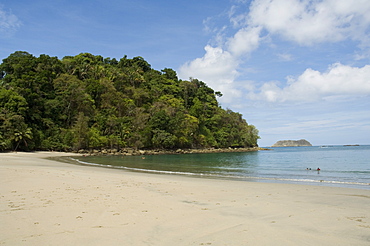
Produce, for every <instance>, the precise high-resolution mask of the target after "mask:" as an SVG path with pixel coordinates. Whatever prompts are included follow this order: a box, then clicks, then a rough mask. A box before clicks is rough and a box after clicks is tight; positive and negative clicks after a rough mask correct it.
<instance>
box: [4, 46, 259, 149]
mask: <svg viewBox="0 0 370 246" xmlns="http://www.w3.org/2000/svg"><path fill="white" fill-rule="evenodd" d="M221 96H222V94H221V92H217V91H216V92H215V91H214V90H213V89H212V88H210V87H208V86H207V85H206V83H204V82H202V81H200V80H198V79H194V78H189V80H181V79H179V78H178V76H177V73H176V71H174V70H173V69H170V68H164V69H163V70H161V71H158V70H155V69H153V68H152V67H151V65H150V64H149V63H148V62H147V61H145V60H144V59H143V58H142V57H140V56H138V57H134V58H132V59H130V58H127V56H124V57H123V58H121V59H119V60H117V59H115V58H112V59H111V58H104V57H102V56H100V55H92V54H90V53H81V54H79V55H76V56H65V57H63V58H62V59H59V58H58V57H51V56H48V55H40V56H39V57H36V56H34V55H32V54H29V53H28V52H25V51H16V52H14V53H12V54H10V55H9V56H8V57H7V58H5V59H3V61H2V63H1V65H0V150H1V151H16V150H22V151H33V150H49V151H52V150H53V151H54V150H55V151H77V150H81V149H89V150H93V149H102V148H110V149H112V148H115V149H122V148H134V149H178V148H189V149H202V148H229V147H232V148H241V147H243V148H245V147H256V146H257V140H258V139H259V136H258V130H257V129H256V127H255V126H253V125H250V124H248V123H247V122H246V120H245V119H243V117H242V115H241V114H240V113H237V112H233V111H232V110H230V109H223V108H222V107H221V106H220V105H219V103H218V101H217V97H221Z"/></svg>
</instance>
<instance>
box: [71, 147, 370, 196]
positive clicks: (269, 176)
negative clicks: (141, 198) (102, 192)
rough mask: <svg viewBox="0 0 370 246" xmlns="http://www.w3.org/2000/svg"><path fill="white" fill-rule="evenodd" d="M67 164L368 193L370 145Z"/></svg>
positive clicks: (83, 160)
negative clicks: (353, 189) (340, 188)
mask: <svg viewBox="0 0 370 246" xmlns="http://www.w3.org/2000/svg"><path fill="white" fill-rule="evenodd" d="M71 159H72V160H73V161H75V162H78V163H79V164H83V165H98V166H103V167H109V168H117V169H125V170H131V171H140V172H152V173H166V174H173V175H190V176H196V177H200V178H222V179H237V180H245V181H256V182H275V183H298V184H309V185H321V186H322V185H324V186H339V187H350V188H359V189H369V190H370V145H362V146H313V147H280V148H271V150H266V151H256V152H244V153H210V154H183V155H150V156H86V157H78V158H75V157H74V159H73V158H71ZM317 168H320V171H317ZM307 169H308V170H307ZM310 169H311V170H310Z"/></svg>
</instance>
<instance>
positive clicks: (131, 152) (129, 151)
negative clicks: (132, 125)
mask: <svg viewBox="0 0 370 246" xmlns="http://www.w3.org/2000/svg"><path fill="white" fill-rule="evenodd" d="M260 150H270V149H268V148H262V147H249V148H231V147H229V148H203V149H176V150H175V149H172V150H171V149H134V148H122V149H119V150H118V149H100V150H98V149H92V150H86V149H80V150H77V151H73V152H71V153H78V154H85V155H92V156H99V155H118V156H136V155H178V154H208V153H232V152H251V151H260Z"/></svg>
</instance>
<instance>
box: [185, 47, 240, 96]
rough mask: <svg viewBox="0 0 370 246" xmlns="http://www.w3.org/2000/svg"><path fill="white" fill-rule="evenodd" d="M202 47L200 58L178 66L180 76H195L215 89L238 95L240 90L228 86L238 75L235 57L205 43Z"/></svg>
mask: <svg viewBox="0 0 370 246" xmlns="http://www.w3.org/2000/svg"><path fill="white" fill-rule="evenodd" d="M204 49H205V51H206V54H205V55H204V56H203V57H202V58H197V59H195V60H193V61H191V62H188V63H186V64H184V65H183V66H182V67H181V68H180V73H179V75H180V77H182V78H189V77H195V78H197V79H200V80H202V81H205V82H206V83H207V84H212V86H211V87H212V88H213V89H214V90H216V91H222V93H225V92H227V93H228V94H229V95H234V96H235V95H237V96H240V92H239V91H237V90H235V89H233V88H232V87H231V86H230V84H231V83H232V82H233V81H234V80H235V78H236V77H237V76H238V72H237V70H236V67H237V66H238V61H237V59H236V58H235V57H234V56H233V55H232V54H231V53H230V52H228V51H225V50H223V49H222V48H220V47H216V48H215V47H211V46H209V45H207V46H206V47H205V48H204ZM225 100H227V99H225Z"/></svg>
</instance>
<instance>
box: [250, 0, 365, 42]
mask: <svg viewBox="0 0 370 246" xmlns="http://www.w3.org/2000/svg"><path fill="white" fill-rule="evenodd" d="M369 12H370V1H368V0H322V1H309V0H304V1H301V0H255V1H253V2H252V4H251V8H250V13H249V24H250V25H254V26H261V27H263V28H265V29H266V30H267V31H268V32H270V33H272V34H279V35H281V36H282V37H284V38H286V39H288V40H291V41H295V42H297V43H299V44H301V45H311V44H315V43H320V42H337V41H342V40H344V39H354V40H357V41H361V42H366V41H367V40H368V35H367V34H366V32H367V29H368V26H369V24H370V17H369V14H368V13H369Z"/></svg>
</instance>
